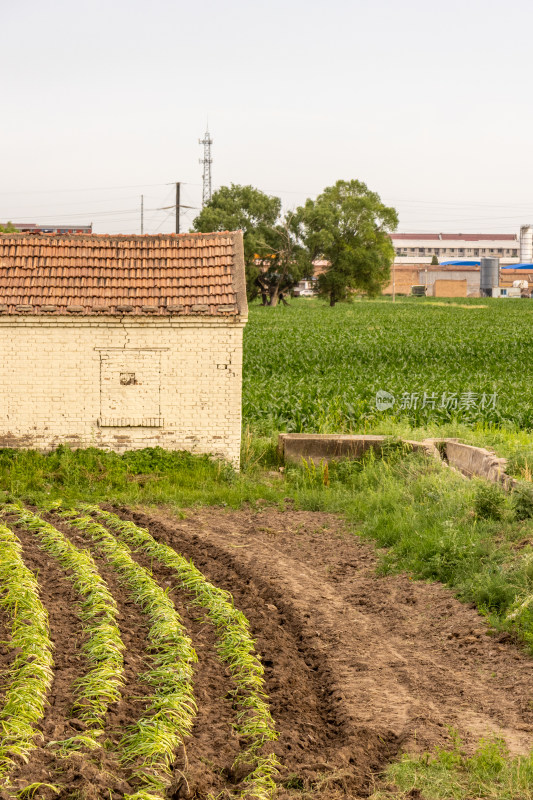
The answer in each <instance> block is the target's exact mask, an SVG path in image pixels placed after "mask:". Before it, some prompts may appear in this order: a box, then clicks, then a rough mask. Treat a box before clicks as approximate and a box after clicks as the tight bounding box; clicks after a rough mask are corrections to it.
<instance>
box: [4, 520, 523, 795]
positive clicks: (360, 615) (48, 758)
mask: <svg viewBox="0 0 533 800" xmlns="http://www.w3.org/2000/svg"><path fill="white" fill-rule="evenodd" d="M118 513H119V514H120V515H121V516H123V517H125V518H129V519H133V520H134V521H136V522H137V524H140V525H143V526H145V527H147V528H148V529H149V530H150V532H151V534H152V535H153V536H154V537H155V538H156V539H159V540H161V541H165V542H167V543H168V544H170V545H171V546H172V547H174V548H175V549H176V550H177V551H178V552H180V553H182V554H183V555H185V556H187V557H188V558H190V559H192V560H193V561H194V563H195V565H196V566H197V567H198V568H199V569H200V570H201V571H202V572H203V573H204V574H205V575H206V577H207V578H208V579H209V580H211V581H212V582H213V583H214V584H215V585H217V586H220V587H222V588H225V589H228V590H229V591H230V592H231V593H232V594H233V596H234V599H235V605H236V606H237V607H238V608H240V609H241V610H242V611H243V612H244V613H245V614H246V616H247V617H248V619H249V621H250V625H251V629H252V632H253V635H254V636H255V638H256V641H257V650H258V652H259V654H260V656H261V658H262V661H263V664H264V667H265V676H266V685H267V692H268V695H269V702H270V707H271V711H272V715H273V717H274V720H275V723H276V727H277V730H278V731H279V734H280V735H279V740H278V741H277V742H276V743H275V745H274V750H275V752H276V753H277V755H278V757H279V759H280V761H281V763H282V769H281V773H280V776H279V791H278V796H279V798H280V800H288V799H289V798H293V800H294V798H297V797H298V798H302V797H306V796H307V797H313V798H315V797H316V798H321V799H322V800H325V799H326V798H327V799H328V800H334V799H335V800H337V798H338V799H339V800H340V798H345V799H347V798H361V797H365V796H367V795H368V794H369V793H371V791H372V789H373V787H374V785H375V782H376V780H377V776H378V774H379V772H380V771H381V770H382V769H383V768H384V766H386V764H387V763H388V762H389V761H390V760H391V759H393V758H395V757H396V756H397V755H398V754H399V753H400V752H402V751H409V752H411V753H413V752H420V751H424V750H427V749H432V748H433V747H434V746H435V745H443V744H446V743H448V742H449V728H450V727H453V728H455V729H457V730H458V731H459V733H460V735H461V736H462V738H463V739H464V741H465V744H466V747H467V748H471V749H472V748H473V747H474V746H475V744H476V743H477V741H478V740H479V738H480V737H481V736H484V735H487V734H497V735H499V736H502V737H503V738H504V739H505V740H506V742H507V744H508V746H509V748H510V750H511V751H512V752H513V753H521V752H526V751H527V750H528V749H529V748H531V747H532V746H533V702H532V695H531V686H532V685H533V661H532V660H531V659H530V658H529V657H528V656H527V655H525V654H524V653H523V652H522V651H521V650H520V648H519V647H518V646H517V645H515V644H513V642H512V641H510V640H509V639H508V637H505V636H501V635H496V636H494V635H491V634H490V632H489V630H488V629H487V626H486V624H485V622H484V620H483V619H482V618H481V617H480V616H479V615H478V614H477V613H476V611H475V610H474V609H473V608H469V607H467V606H465V605H463V604H461V603H459V602H458V601H457V600H456V599H454V597H453V595H452V593H451V592H450V591H448V590H447V589H445V588H444V587H442V586H441V585H439V584H425V583H418V582H414V581H412V580H410V579H409V578H408V576H404V575H400V576H387V577H378V576H376V572H375V568H376V561H377V557H376V554H375V552H374V550H373V548H372V546H371V545H369V544H367V543H365V542H363V541H361V540H360V539H358V538H357V537H355V536H353V535H352V534H349V533H347V532H346V531H345V529H344V528H343V524H342V522H341V521H340V520H339V519H338V518H337V517H334V516H332V515H327V514H322V513H311V512H285V513H281V512H277V511H275V510H271V509H266V510H264V511H262V512H259V513H252V512H249V511H240V512H233V511H224V510H222V509H200V510H194V511H190V512H188V516H187V517H186V518H184V519H178V518H176V516H174V515H171V514H170V513H167V512H164V511H161V510H159V511H157V512H154V511H150V512H147V513H135V514H133V513H131V512H129V511H128V510H127V509H121V510H119V511H118ZM49 520H50V521H52V522H53V523H54V524H55V525H56V526H57V527H59V528H61V530H63V531H64V532H65V533H67V534H68V535H69V537H70V538H71V539H72V541H73V542H74V543H75V544H77V545H78V546H86V545H87V544H88V542H87V540H85V539H84V537H83V534H82V533H81V532H80V531H78V530H76V529H73V528H71V527H69V526H68V525H66V524H65V523H63V522H59V521H58V520H57V519H54V518H52V517H49ZM15 530H16V532H17V534H19V535H20V536H21V539H22V540H23V546H24V558H25V561H26V563H27V564H28V566H30V567H31V568H33V569H37V570H38V571H39V584H40V586H41V595H42V600H43V602H44V604H45V605H46V607H47V609H48V612H49V615H50V623H51V631H52V638H53V640H54V644H55V658H56V664H57V669H56V670H55V680H54V685H53V687H52V692H51V695H50V707H49V708H48V710H47V715H46V717H45V720H43V725H42V726H41V730H42V733H43V739H42V746H39V747H38V748H37V750H36V751H35V752H34V753H33V754H32V757H31V759H30V762H29V764H28V765H25V766H24V765H21V768H20V769H19V770H18V772H17V773H16V774H15V775H14V776H13V778H14V779H15V783H16V785H17V787H20V786H22V785H25V784H27V783H30V782H33V781H45V782H49V783H56V784H57V785H60V786H61V787H62V789H61V794H60V795H59V800H67V798H74V797H76V798H79V799H80V800H101V799H102V800H103V798H104V797H106V798H108V800H109V798H111V800H118V799H119V798H120V797H122V796H123V794H124V793H130V792H132V791H134V790H135V781H133V782H132V783H131V782H130V778H129V775H128V773H127V771H125V770H121V769H120V768H119V767H118V765H117V762H116V759H114V758H113V756H112V755H111V754H108V753H107V751H106V752H103V753H99V754H98V756H95V755H94V754H87V753H86V754H84V753H80V754H79V755H77V756H76V757H75V758H74V759H69V760H68V761H67V762H65V760H58V759H56V758H55V757H54V756H53V751H51V750H50V748H47V747H46V745H47V744H48V743H49V741H50V739H54V738H57V737H58V736H61V737H63V736H65V735H67V734H68V733H69V731H70V735H73V734H74V733H75V732H77V730H78V729H79V724H78V721H76V719H73V718H72V717H71V716H69V708H70V707H71V705H72V700H73V692H72V687H73V682H74V680H75V679H76V678H77V677H79V676H80V674H82V673H83V671H84V669H86V667H87V665H86V663H85V658H84V657H83V655H82V653H81V646H82V643H83V631H82V630H81V626H80V624H79V620H78V619H77V617H76V613H75V612H76V606H75V603H76V597H75V595H73V593H72V588H71V584H70V582H69V581H68V580H67V579H66V577H65V576H64V575H61V574H60V573H59V571H58V570H57V568H56V567H55V566H54V562H53V560H52V559H49V558H48V556H46V554H44V553H43V552H42V551H40V550H39V549H38V548H37V546H36V542H35V540H34V539H33V538H32V534H24V533H23V532H22V531H21V529H20V528H19V527H18V526H17V527H16V528H15ZM92 553H93V556H95V557H96V560H97V563H98V566H99V569H100V570H101V574H102V577H103V578H104V579H105V580H106V581H107V582H108V585H109V588H110V590H111V591H112V593H113V596H114V597H115V598H116V600H117V602H118V604H119V609H120V617H119V625H120V629H121V634H122V637H123V639H124V642H125V644H126V646H127V649H126V653H125V665H126V683H125V686H124V690H123V698H122V701H121V702H120V703H118V704H116V706H114V707H111V709H110V713H109V715H108V720H107V726H106V730H105V734H104V736H105V737H106V738H107V739H109V741H110V742H111V743H112V744H115V743H116V741H117V739H118V737H119V735H120V733H121V732H123V730H124V727H125V726H126V725H127V724H131V723H132V722H134V721H135V720H136V719H137V718H138V716H140V714H141V713H142V708H143V699H144V698H145V697H146V693H147V687H146V684H143V683H142V681H139V675H140V673H141V672H142V671H143V670H144V669H146V668H148V656H147V627H146V620H145V618H143V616H142V615H141V614H140V613H139V610H138V609H137V607H135V606H134V605H133V604H132V601H131V599H130V598H129V597H128V594H127V592H125V591H124V589H123V588H122V587H121V586H120V585H119V584H118V582H117V580H116V576H115V575H114V573H113V571H112V570H111V569H110V567H109V565H106V564H105V563H104V561H102V560H101V559H99V558H98V557H97V553H96V551H95V550H92ZM135 557H136V558H137V560H138V561H139V563H141V564H143V565H144V566H147V567H148V568H149V569H150V570H151V571H152V572H153V576H154V578H155V579H156V580H157V581H158V582H159V584H160V585H161V586H162V587H163V588H165V589H167V590H168V591H169V593H170V596H171V598H172V599H173V601H174V603H175V604H176V607H177V609H178V611H179V613H180V614H181V615H182V617H183V621H184V624H185V626H186V628H187V630H188V632H189V635H190V636H191V638H192V640H193V644H194V646H195V649H196V650H197V653H198V664H197V666H196V669H195V694H196V698H197V702H198V706H199V713H198V717H197V720H196V724H195V727H194V731H193V735H192V737H191V738H190V740H189V741H188V742H187V746H186V753H184V752H180V753H178V754H177V760H176V764H175V780H174V783H173V786H172V789H171V791H170V792H169V797H170V798H172V800H181V799H182V798H183V800H185V798H197V800H204V799H205V798H206V796H207V794H208V793H213V794H214V795H215V796H219V795H220V797H221V798H222V797H229V795H230V793H232V792H234V791H235V790H236V789H237V788H238V787H237V786H236V781H237V779H238V777H239V776H235V775H233V774H232V773H231V764H232V762H233V760H234V758H235V755H236V754H237V753H238V751H239V740H238V737H237V736H236V734H235V733H234V732H233V729H232V723H234V721H235V716H234V710H233V708H232V703H231V688H232V686H231V682H230V679H229V674H228V672H227V670H226V669H225V668H224V666H223V665H221V663H220V662H219V660H218V659H217V656H216V652H215V638H214V632H213V629H212V627H211V625H210V624H208V623H206V620H205V617H204V616H203V614H202V612H201V611H200V610H199V609H198V608H196V607H194V606H192V605H191V604H190V601H189V598H188V597H187V596H186V595H184V594H183V593H182V592H181V591H178V590H177V589H176V582H175V576H174V575H173V573H172V571H170V570H168V569H165V568H160V567H158V566H157V565H156V564H152V563H149V562H147V561H146V560H144V559H143V557H142V556H139V555H136V556H135ZM0 622H1V620H0ZM0 668H1V662H0ZM183 775H186V780H185V779H184V777H183ZM46 792H47V790H46V789H44V790H42V792H38V793H37V794H36V797H41V796H47V795H46ZM0 794H1V792H0ZM49 796H51V794H50V795H49Z"/></svg>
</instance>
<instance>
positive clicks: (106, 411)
mask: <svg viewBox="0 0 533 800" xmlns="http://www.w3.org/2000/svg"><path fill="white" fill-rule="evenodd" d="M98 424H99V426H100V427H113V428H114V427H118V428H125V427H128V428H132V427H139V428H141V427H142V428H144V427H150V428H154V427H157V428H160V427H162V426H163V419H162V417H161V350H147V349H142V350H141V349H135V350H133V349H131V350H127V349H115V348H113V349H109V350H100V418H99V420H98Z"/></svg>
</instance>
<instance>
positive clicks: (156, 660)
mask: <svg viewBox="0 0 533 800" xmlns="http://www.w3.org/2000/svg"><path fill="white" fill-rule="evenodd" d="M0 513H2V514H3V515H4V516H5V517H7V519H8V520H9V522H10V524H15V525H19V526H21V527H23V528H24V529H26V530H28V531H30V532H31V533H33V534H34V535H35V537H36V539H37V543H38V545H39V546H40V547H41V549H43V550H45V551H46V552H47V553H48V554H49V555H50V556H51V557H52V558H54V559H55V560H57V562H58V564H59V565H60V567H61V568H62V569H63V570H64V572H65V574H66V577H67V578H68V579H69V580H70V581H71V582H72V584H73V588H74V589H75V591H76V592H77V594H78V596H79V598H80V599H79V601H78V613H79V615H80V618H81V619H82V622H83V624H84V633H85V637H86V640H85V643H84V645H83V652H84V654H85V656H86V658H87V661H88V664H89V670H88V672H87V673H86V675H85V676H84V677H83V678H82V679H81V680H79V681H78V682H77V684H76V686H75V706H74V709H73V711H75V712H76V714H77V715H78V716H80V717H81V718H82V719H83V720H84V722H85V723H86V724H87V730H86V731H84V733H82V734H79V735H77V736H75V737H72V738H71V739H67V740H65V741H62V742H56V743H49V744H55V745H58V746H59V747H60V750H61V753H62V754H63V755H68V754H69V753H70V752H71V750H73V749H78V748H80V747H88V748H90V749H94V748H95V747H98V746H99V740H98V738H97V737H98V736H100V735H101V734H102V732H103V727H104V724H105V717H106V712H107V709H108V707H109V705H110V704H111V703H115V702H117V701H118V700H119V699H120V696H121V692H120V690H121V688H122V684H123V659H122V652H123V649H124V646H123V643H122V640H121V637H120V632H119V629H118V624H117V616H118V610H117V606H116V603H115V600H114V599H113V597H112V596H111V594H110V593H109V591H108V589H107V586H106V584H105V582H104V581H103V580H102V578H101V576H100V575H99V572H98V569H97V567H96V564H95V562H94V560H93V558H92V556H91V555H90V553H89V552H88V551H87V550H85V549H83V550H82V549H79V548H77V547H76V546H75V545H74V544H73V543H72V542H71V541H70V540H69V539H68V538H67V536H65V535H64V534H63V533H61V531H59V530H58V529H57V528H55V527H54V526H53V525H51V524H50V523H48V522H46V521H45V520H43V519H41V518H40V517H39V516H37V515H36V514H33V513H32V512H31V511H29V510H27V509H25V508H23V507H22V506H20V505H18V504H9V505H5V506H3V507H2V509H0ZM59 514H60V517H61V518H63V519H64V520H65V521H66V522H67V523H68V524H69V525H70V526H72V527H75V528H76V529H78V530H79V531H81V532H82V534H83V535H84V537H86V538H88V539H89V540H90V542H91V546H92V547H94V548H95V549H96V550H97V551H99V552H100V555H101V556H103V558H104V559H105V560H106V562H107V563H109V564H110V565H111V566H112V568H113V569H114V571H115V572H116V574H117V577H118V579H119V581H120V582H121V583H123V584H124V586H125V589H126V591H127V592H128V593H129V595H130V596H131V598H132V599H133V600H134V602H136V603H137V604H138V605H139V606H140V607H141V610H142V611H143V613H145V614H146V615H147V617H148V619H149V623H150V627H149V633H148V638H149V642H150V651H151V661H152V663H151V669H149V670H148V671H147V672H146V674H145V675H144V676H142V677H143V679H145V680H146V681H147V682H149V683H150V685H152V686H153V689H154V691H153V693H152V695H151V697H149V698H148V700H147V707H146V708H145V711H144V712H143V714H142V716H141V718H140V719H139V720H138V721H137V722H136V723H135V724H133V725H132V726H130V727H129V728H128V729H127V730H126V731H125V732H124V735H123V736H122V738H121V740H120V741H119V743H118V745H117V754H118V757H119V760H120V762H121V763H122V764H123V765H124V767H126V768H127V769H128V772H129V774H130V775H131V776H132V777H134V778H136V779H137V780H138V781H139V786H140V788H139V790H138V791H136V792H135V794H133V795H129V796H128V800H158V798H159V799H160V798H161V797H162V796H163V795H164V792H165V789H166V788H167V786H168V785H169V784H170V780H171V769H172V764H173V762H174V760H175V753H176V750H177V749H178V747H179V746H182V745H184V741H185V738H186V737H187V736H188V735H189V734H190V733H191V730H192V726H193V722H194V717H195V714H196V705H195V701H194V696H193V690H192V679H193V664H194V662H195V660H196V653H195V651H194V649H193V647H192V643H191V642H190V639H189V638H188V636H187V634H186V632H185V629H184V627H183V625H182V623H181V620H180V617H179V615H178V613H177V611H176V609H175V608H174V605H173V603H172V601H171V600H170V598H169V597H168V595H167V593H166V592H164V591H163V590H162V589H161V587H160V586H159V585H158V584H157V583H156V582H155V581H154V579H153V578H152V577H151V574H150V573H149V572H148V571H147V570H146V569H144V568H143V567H142V566H140V565H139V564H138V563H137V562H136V561H135V560H134V559H133V558H132V555H131V550H130V546H131V547H132V548H134V549H136V550H138V551H139V552H143V553H144V554H145V555H146V556H148V557H149V558H150V559H151V560H152V562H159V563H160V564H162V565H165V566H167V567H171V568H172V569H174V570H175V572H176V577H177V581H176V583H177V586H178V587H179V588H180V589H182V590H184V591H186V592H187V593H189V595H190V596H191V598H192V602H193V603H194V604H195V605H197V606H201V607H202V608H203V609H204V610H205V612H206V617H207V619H208V620H209V621H210V622H211V623H212V624H213V626H214V627H215V630H216V634H217V644H216V649H217V652H218V656H219V658H220V659H221V661H222V662H223V663H225V664H226V665H227V666H228V668H229V671H230V674H231V676H232V678H233V682H234V686H235V690H234V694H233V699H234V707H235V708H236V723H235V728H236V730H237V732H238V734H239V736H240V739H241V742H242V749H241V752H240V754H239V756H238V757H237V759H236V761H235V763H234V765H233V767H234V768H236V767H237V766H239V765H240V766H245V771H246V772H247V773H248V775H247V777H246V778H245V779H244V786H243V787H242V793H241V797H243V798H248V799H249V800H252V798H253V799H254V800H267V799H268V798H270V797H271V796H272V793H273V791H274V790H275V783H274V776H275V774H276V772H277V766H278V762H277V759H276V757H275V756H274V755H273V754H264V753H262V751H261V748H262V747H263V745H264V744H265V743H266V742H269V741H272V740H274V739H275V738H276V737H277V734H276V731H275V728H274V723H273V721H272V718H271V716H270V712H269V709H268V703H267V699H266V696H265V692H264V674H263V668H262V665H261V662H260V661H259V659H258V658H257V656H256V654H255V649H254V641H253V638H252V637H251V634H250V631H249V626H248V622H247V620H246V618H245V617H244V615H243V614H242V613H241V612H240V611H238V610H237V609H236V608H235V607H234V605H233V600H232V597H231V595H230V594H229V593H228V592H225V591H224V590H222V589H219V588H217V587H215V586H213V585H212V584H211V583H209V582H208V581H207V580H206V579H205V577H204V576H203V575H202V573H201V572H199V570H197V569H196V567H194V565H193V564H192V563H190V562H189V561H187V559H185V558H184V557H183V556H181V555H179V554H178V553H176V551H174V550H173V549H172V548H170V547H168V546H167V545H164V544H161V543H159V542H157V541H156V540H155V539H153V537H152V536H151V535H150V534H149V533H148V531H146V530H144V529H142V528H139V527H137V526H136V525H134V524H133V523H131V522H127V521H124V520H122V519H121V518H119V517H117V516H116V515H113V514H109V513H108V512H104V511H102V510H101V509H100V508H98V507H97V506H86V505H84V506H82V507H80V508H79V510H78V511H62V512H59ZM89 514H91V515H92V516H89ZM95 517H96V518H98V519H99V520H100V521H103V522H105V524H106V526H107V527H104V526H103V525H101V524H100V522H97V521H96V520H95ZM108 528H109V530H108ZM0 531H1V537H0V543H1V544H3V545H4V547H3V549H2V554H1V558H0V579H1V580H2V585H3V587H4V593H3V595H2V598H1V601H0V602H1V604H2V606H3V607H5V608H6V609H13V608H14V609H15V611H14V618H13V631H12V646H13V647H19V648H20V653H19V655H18V656H17V659H16V660H15V663H14V665H13V669H12V671H11V672H10V679H11V680H10V685H9V687H8V690H7V692H6V705H5V706H4V709H3V711H2V713H1V714H0V723H1V727H0V775H2V774H3V772H4V773H5V772H7V771H8V770H9V767H10V766H12V763H13V760H12V756H15V755H20V756H22V757H26V753H27V752H29V750H30V749H31V748H32V747H33V746H34V736H35V730H34V726H35V724H36V722H38V720H39V719H40V718H41V717H42V715H43V712H44V707H45V702H46V693H47V690H48V688H49V686H50V682H51V676H52V671H51V643H50V641H49V638H48V627H47V616H46V611H45V610H44V608H43V607H42V605H39V604H40V601H39V597H38V590H37V583H36V580H35V577H34V576H33V575H32V573H31V571H30V570H28V569H27V568H26V567H25V566H24V564H23V562H22V560H21V547H20V544H19V543H18V540H17V538H16V536H15V534H14V533H13V532H12V531H10V530H9V529H8V528H7V527H5V526H0ZM111 531H112V532H111ZM8 576H9V577H10V580H9V581H8V580H7V578H8ZM29 608H32V609H37V610H36V611H35V610H34V611H32V613H31V615H30V616H31V620H32V624H31V625H30V624H29V623H28V622H27V617H28V609H29ZM21 614H22V617H21ZM21 620H26V621H22V622H21ZM20 631H21V632H22V636H23V637H24V636H25V635H26V636H29V642H30V645H29V647H30V648H32V647H33V648H36V647H37V648H40V651H42V652H41V654H40V656H39V657H35V654H34V653H33V652H32V651H31V649H28V647H24V642H21V640H20V635H19V633H20ZM39 637H40V638H39ZM47 658H49V664H48V671H47V672H46V670H45V672H42V670H40V667H39V665H42V664H46V663H48V662H47V660H46V659H47ZM32 676H34V678H35V681H36V685H33V683H31V681H30V682H28V680H27V679H28V677H30V678H31V677H32ZM45 679H46V680H45ZM35 681H34V683H35ZM39 681H40V682H39ZM25 688H29V689H30V691H31V695H32V697H31V701H30V702H28V697H27V695H26V692H25ZM10 726H11V727H10ZM12 728H14V732H13V730H11V729H12ZM15 729H16V730H15ZM9 754H11V758H10V757H9ZM2 758H3V761H2ZM2 770H3V772H2Z"/></svg>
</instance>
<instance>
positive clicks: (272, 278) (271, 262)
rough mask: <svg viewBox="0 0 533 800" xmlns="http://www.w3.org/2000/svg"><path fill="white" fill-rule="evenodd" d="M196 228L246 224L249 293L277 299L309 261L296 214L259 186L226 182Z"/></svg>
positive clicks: (239, 227) (267, 300) (229, 227)
mask: <svg viewBox="0 0 533 800" xmlns="http://www.w3.org/2000/svg"><path fill="white" fill-rule="evenodd" d="M193 229H194V230H195V231H199V232H202V233H209V232H210V231H224V230H233V231H234V230H242V231H243V234H244V236H243V238H244V258H245V264H246V285H247V293H248V299H249V300H251V299H253V298H254V297H256V296H257V295H258V294H261V297H262V300H263V304H265V305H276V304H277V302H278V300H279V299H280V298H283V296H284V294H285V293H287V292H288V291H289V290H290V289H291V288H292V287H293V286H294V285H295V284H296V283H297V282H298V280H299V279H300V277H301V275H302V270H304V269H305V268H306V267H307V266H308V261H307V260H305V259H304V257H303V254H304V251H303V248H302V246H301V244H300V242H299V241H298V237H297V229H296V227H295V224H294V222H293V215H286V216H282V215H281V200H280V198H279V197H272V196H271V195H267V194H265V193H264V192H261V191H260V190H259V189H255V188H254V187H253V186H239V185H237V184H231V186H222V187H221V188H220V189H218V190H217V191H216V192H215V193H214V194H213V196H212V198H211V200H210V201H209V203H207V205H206V206H204V208H203V209H202V211H201V212H200V214H199V215H198V216H197V217H196V219H195V220H194V222H193Z"/></svg>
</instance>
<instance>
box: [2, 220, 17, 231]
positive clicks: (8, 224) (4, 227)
mask: <svg viewBox="0 0 533 800" xmlns="http://www.w3.org/2000/svg"><path fill="white" fill-rule="evenodd" d="M0 233H18V230H17V228H15V226H14V225H13V223H12V222H6V224H5V225H2V224H0Z"/></svg>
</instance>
